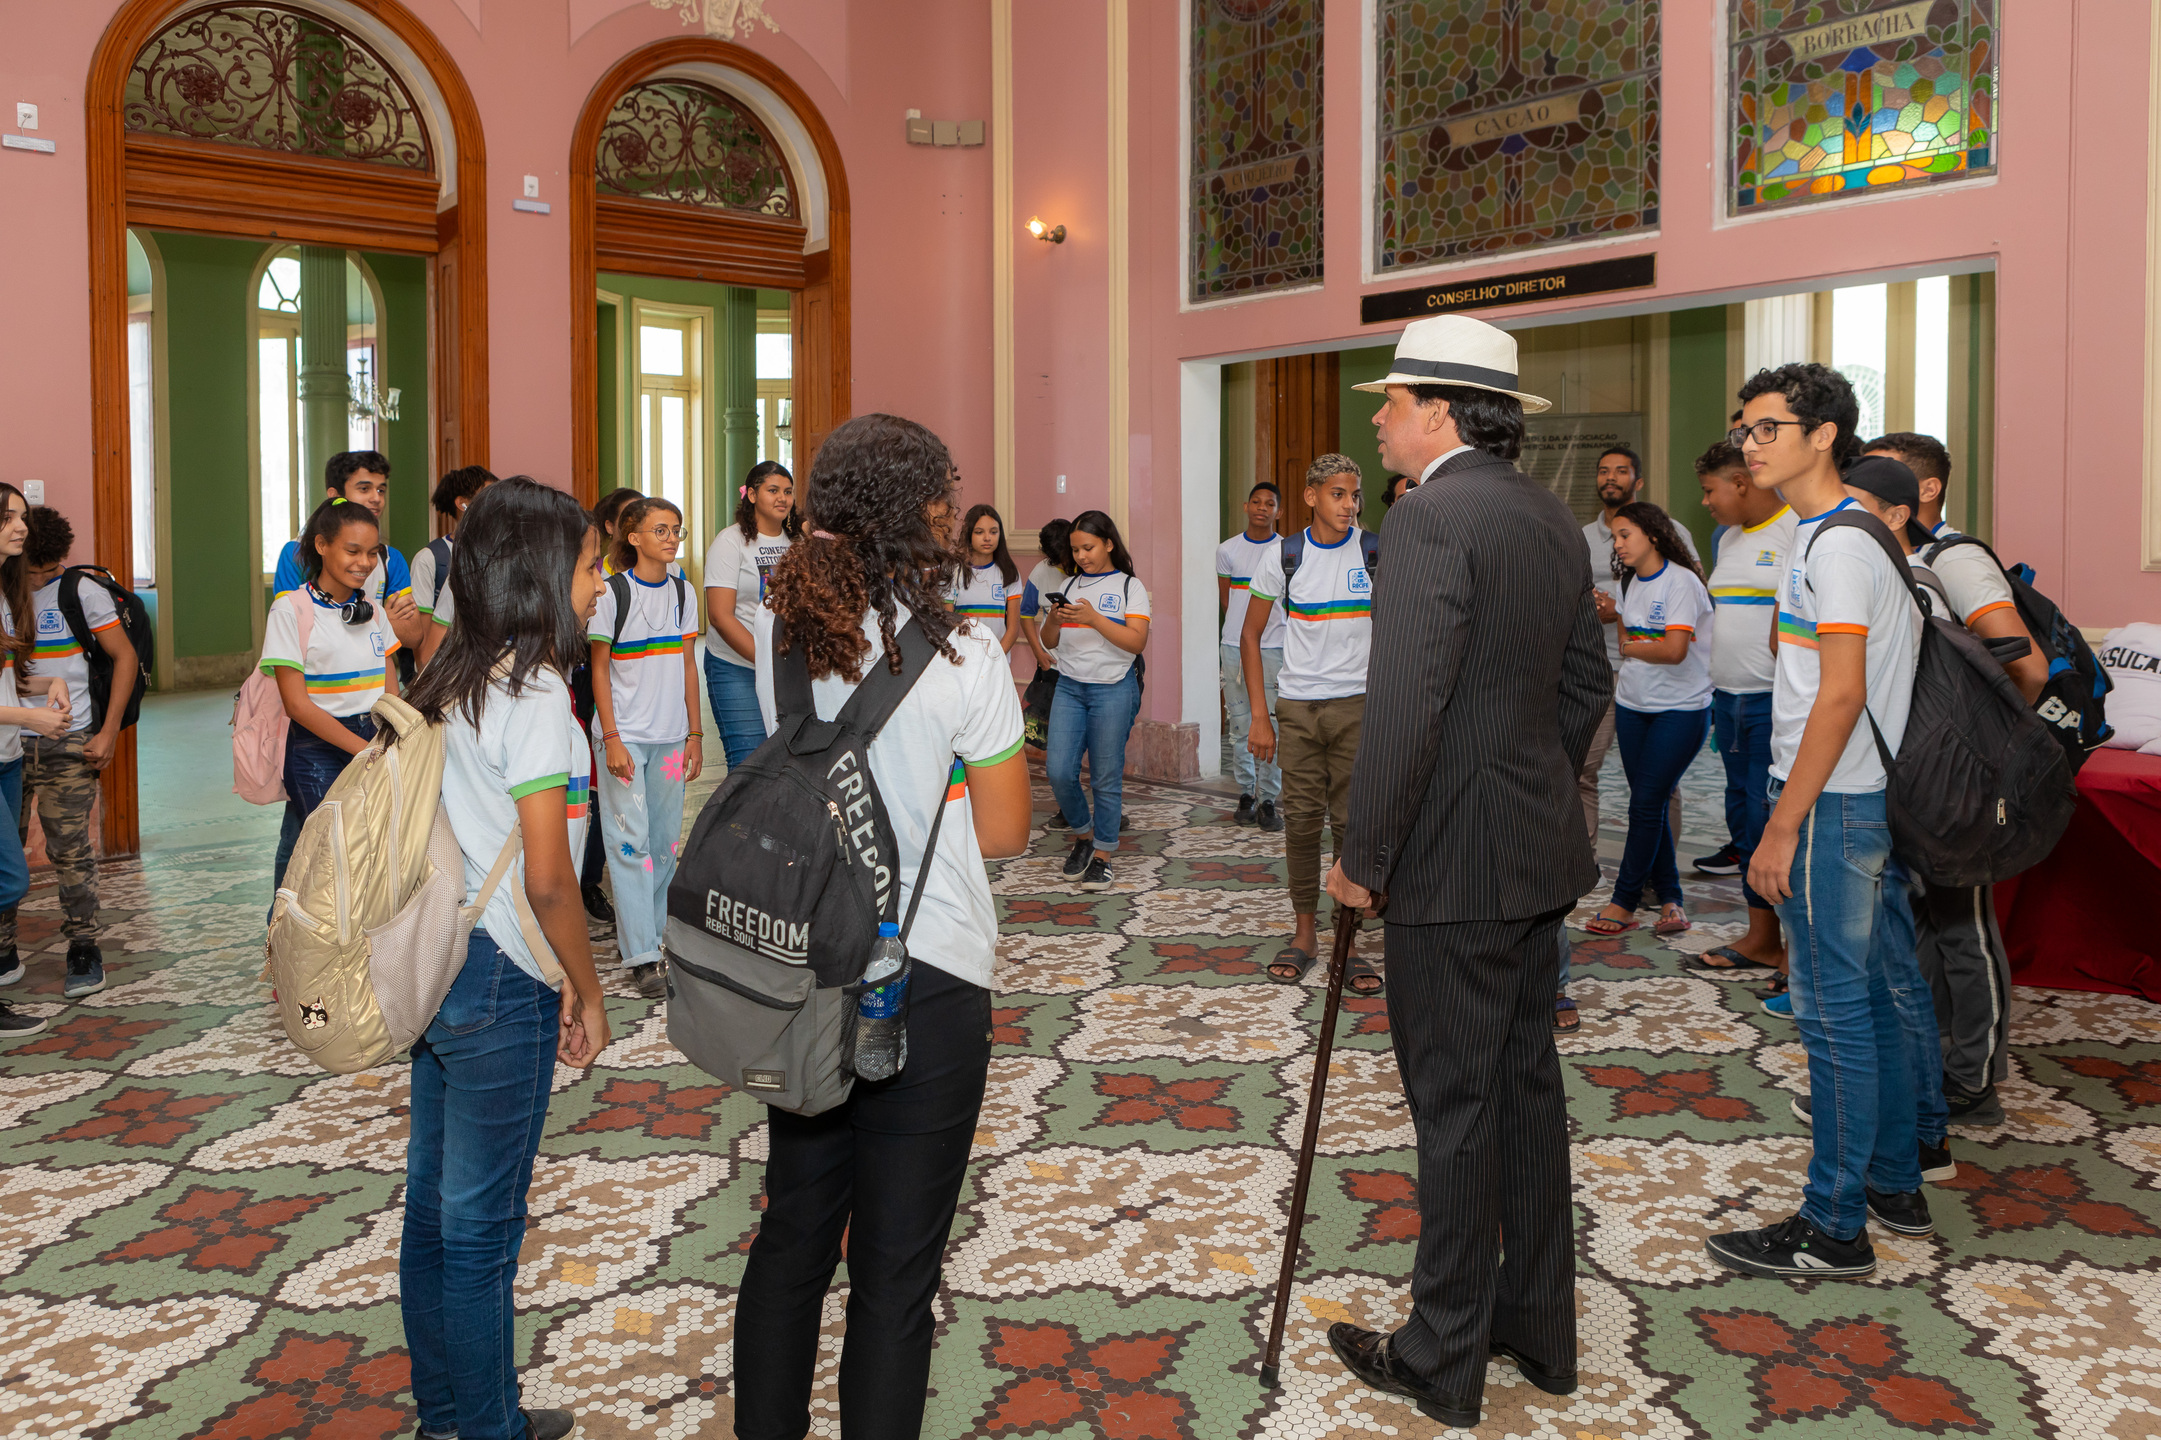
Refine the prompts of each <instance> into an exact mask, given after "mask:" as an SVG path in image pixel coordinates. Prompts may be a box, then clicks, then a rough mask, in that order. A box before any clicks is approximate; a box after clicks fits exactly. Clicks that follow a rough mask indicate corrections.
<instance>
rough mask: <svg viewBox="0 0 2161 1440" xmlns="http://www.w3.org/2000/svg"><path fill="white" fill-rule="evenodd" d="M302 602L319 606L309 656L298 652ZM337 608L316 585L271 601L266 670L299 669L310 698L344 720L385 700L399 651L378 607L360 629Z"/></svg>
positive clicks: (265, 638) (266, 626) (266, 630)
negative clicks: (386, 679)
mask: <svg viewBox="0 0 2161 1440" xmlns="http://www.w3.org/2000/svg"><path fill="white" fill-rule="evenodd" d="M304 604H311V605H313V606H314V607H315V618H314V619H313V620H311V621H310V622H309V625H308V653H307V654H306V655H302V654H301V653H300V610H299V607H300V606H301V605H304ZM338 610H339V607H338V606H336V605H333V604H332V603H331V602H330V601H329V600H328V599H327V598H325V597H324V595H323V593H322V592H321V591H320V590H317V589H316V588H315V587H314V586H313V585H302V586H301V587H300V588H299V589H298V590H289V591H287V592H286V593H285V594H283V595H280V596H279V597H278V598H277V599H276V600H273V601H272V602H271V603H270V613H269V614H268V615H266V616H265V617H264V618H263V661H262V669H263V673H264V674H265V675H268V674H270V672H271V671H273V670H275V669H277V668H278V667H280V666H284V667H286V668H288V669H292V670H298V671H299V672H300V673H301V675H302V676H303V677H304V678H305V679H306V681H307V685H308V698H309V699H310V700H313V701H314V702H315V703H316V704H317V705H319V706H321V707H322V709H323V711H324V712H325V713H326V714H330V715H335V716H337V717H339V718H340V719H343V718H345V717H347V716H352V715H365V714H367V713H368V712H369V711H370V710H372V709H374V708H375V702H376V701H378V700H380V699H382V698H383V676H384V675H385V674H386V673H388V671H389V668H390V657H391V656H393V655H395V654H396V653H397V651H398V637H397V635H396V634H395V633H394V632H392V630H391V628H390V617H389V616H387V615H385V614H384V613H383V612H382V609H381V607H380V606H378V607H377V608H376V610H375V613H374V614H373V615H371V616H369V617H368V620H367V623H365V624H362V625H348V624H346V623H345V619H344V617H343V616H342V615H340V614H339V613H338Z"/></svg>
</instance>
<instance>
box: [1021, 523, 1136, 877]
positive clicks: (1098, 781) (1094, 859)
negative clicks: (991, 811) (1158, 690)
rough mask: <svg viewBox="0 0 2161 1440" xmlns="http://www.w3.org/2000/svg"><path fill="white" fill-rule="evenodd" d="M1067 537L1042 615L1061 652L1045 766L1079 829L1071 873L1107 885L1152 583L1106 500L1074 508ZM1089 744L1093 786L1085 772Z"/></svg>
mask: <svg viewBox="0 0 2161 1440" xmlns="http://www.w3.org/2000/svg"><path fill="white" fill-rule="evenodd" d="M1066 543H1067V544H1068V545H1069V546H1070V547H1071V549H1072V554H1073V576H1072V578H1071V579H1070V580H1068V581H1067V582H1066V585H1065V589H1064V591H1063V592H1062V598H1063V603H1058V599H1057V598H1053V600H1052V604H1051V606H1050V608H1049V610H1048V611H1047V612H1046V614H1045V617H1044V623H1043V643H1044V644H1045V645H1047V646H1049V647H1050V648H1051V649H1053V650H1055V651H1057V652H1058V694H1057V697H1056V698H1055V699H1053V700H1052V701H1051V711H1050V744H1049V746H1048V747H1047V751H1046V756H1045V759H1044V768H1045V769H1046V770H1047V771H1048V772H1049V773H1050V783H1051V790H1052V792H1053V793H1054V794H1056V795H1057V797H1058V808H1059V810H1060V811H1061V812H1062V813H1063V815H1064V817H1065V822H1066V825H1067V826H1068V827H1069V828H1070V829H1072V830H1073V832H1074V833H1075V834H1077V835H1078V836H1079V837H1080V838H1079V839H1077V840H1075V841H1074V842H1073V852H1072V854H1070V855H1068V856H1067V857H1066V862H1065V876H1066V878H1067V879H1068V880H1077V881H1079V882H1080V888H1081V889H1083V890H1108V889H1109V888H1110V887H1111V879H1112V876H1111V865H1110V860H1111V856H1112V854H1113V853H1114V852H1116V850H1117V849H1118V822H1119V819H1120V818H1121V815H1122V813H1123V810H1124V806H1125V768H1126V740H1127V737H1129V736H1130V735H1131V734H1132V733H1133V721H1134V717H1136V716H1137V715H1139V714H1140V708H1141V677H1140V674H1139V670H1138V662H1139V660H1140V655H1141V651H1142V650H1144V649H1146V648H1147V645H1148V587H1147V586H1145V585H1143V584H1141V582H1140V580H1139V578H1138V577H1136V576H1135V575H1134V573H1133V557H1132V556H1131V555H1129V554H1127V553H1126V543H1125V540H1124V539H1123V538H1122V537H1121V536H1120V535H1119V533H1118V526H1117V525H1116V524H1115V523H1114V522H1113V521H1112V520H1111V517H1110V516H1108V515H1106V514H1104V513H1103V512H1102V511H1101V510H1089V511H1086V512H1084V513H1083V514H1081V515H1079V516H1078V517H1076V518H1075V519H1074V521H1073V532H1072V534H1071V535H1070V536H1068V537H1067V542H1066ZM1083 754H1085V755H1086V756H1087V757H1088V779H1089V785H1088V789H1083V788H1082V787H1081V781H1080V767H1081V756H1082V755H1083ZM1090 791H1093V792H1094V793H1093V797H1092V798H1093V804H1091V803H1090V800H1091V795H1090ZM1091 832H1092V833H1091Z"/></svg>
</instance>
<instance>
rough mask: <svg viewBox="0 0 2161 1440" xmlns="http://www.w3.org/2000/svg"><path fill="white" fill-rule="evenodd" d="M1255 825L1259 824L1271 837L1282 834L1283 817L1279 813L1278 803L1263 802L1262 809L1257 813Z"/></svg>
mask: <svg viewBox="0 0 2161 1440" xmlns="http://www.w3.org/2000/svg"><path fill="white" fill-rule="evenodd" d="M1254 823H1256V824H1258V825H1259V826H1260V827H1261V828H1262V829H1263V830H1266V831H1267V832H1268V833H1269V834H1271V835H1275V834H1278V833H1280V832H1281V831H1282V829H1283V816H1282V815H1281V814H1279V813H1278V812H1277V810H1276V802H1275V801H1273V800H1263V801H1262V802H1261V808H1260V809H1259V810H1258V811H1256V812H1255V822H1254Z"/></svg>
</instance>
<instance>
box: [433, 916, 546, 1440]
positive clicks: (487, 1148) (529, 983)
mask: <svg viewBox="0 0 2161 1440" xmlns="http://www.w3.org/2000/svg"><path fill="white" fill-rule="evenodd" d="M559 1014H560V1004H559V1001H558V997H557V995H556V992H555V991H554V990H552V989H550V988H549V987H548V986H546V985H543V984H541V983H540V982H539V981H538V980H535V979H534V978H533V977H532V976H530V975H528V974H526V973H525V972H524V971H523V970H520V969H519V968H518V967H517V964H516V962H514V961H513V960H511V958H510V957H509V956H507V955H505V954H504V953H503V952H502V950H501V949H500V948H498V947H497V945H496V944H495V942H494V941H493V940H492V939H490V938H489V937H488V932H487V931H485V930H475V931H474V932H473V936H472V942H471V944H470V945H468V946H467V948H466V952H465V968H464V969H463V970H461V971H459V972H458V978H457V981H456V983H454V984H453V985H452V986H451V987H450V994H449V995H448V996H447V997H445V999H444V1000H443V1008H442V1009H441V1010H439V1011H437V1012H436V1016H435V1019H434V1021H433V1022H432V1023H431V1024H430V1025H429V1026H428V1030H427V1033H426V1034H425V1035H423V1036H421V1038H420V1040H419V1042H418V1043H417V1044H415V1045H414V1046H413V1099H412V1138H411V1139H410V1140H409V1141H408V1142H407V1145H406V1151H405V1232H404V1237H403V1239H402V1240H401V1241H400V1242H399V1248H398V1305H399V1308H400V1310H402V1311H403V1313H404V1316H405V1346H406V1349H407V1350H409V1351H411V1352H412V1357H413V1398H414V1400H416V1401H417V1402H418V1403H419V1407H420V1423H421V1425H422V1426H423V1427H424V1428H426V1429H429V1430H435V1431H446V1430H456V1431H457V1432H458V1434H459V1436H460V1437H461V1440H515V1437H519V1436H522V1435H524V1434H525V1421H524V1419H523V1418H521V1417H520V1415H519V1413H518V1353H519V1352H518V1348H517V1345H516V1341H515V1333H514V1332H515V1329H516V1315H515V1311H514V1309H513V1305H512V1296H511V1282H512V1281H513V1280H515V1279H516V1278H517V1273H518V1247H519V1246H520V1245H521V1244H523V1243H524V1241H525V1194H526V1191H527V1190H529V1189H530V1188H531V1187H532V1183H533V1157H534V1156H535V1155H536V1154H538V1153H539V1151H540V1134H541V1131H542V1129H543V1128H544V1127H545V1126H546V1124H547V1119H548V1084H549V1082H550V1081H551V1080H552V1079H553V1078H554V1076H555V1041H556V1019H557V1016H558V1015H559Z"/></svg>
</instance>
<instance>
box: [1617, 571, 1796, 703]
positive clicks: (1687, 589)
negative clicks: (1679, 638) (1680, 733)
mask: <svg viewBox="0 0 2161 1440" xmlns="http://www.w3.org/2000/svg"><path fill="white" fill-rule="evenodd" d="M1710 618H1711V592H1710V591H1708V590H1706V589H1704V588H1703V582H1702V581H1701V580H1698V579H1697V578H1696V576H1695V573H1694V572H1693V571H1691V570H1689V569H1688V568H1687V567H1685V566H1681V565H1676V564H1674V563H1673V562H1672V561H1670V560H1669V561H1667V562H1666V563H1665V564H1664V565H1661V566H1660V567H1659V569H1658V573H1657V574H1655V575H1651V576H1648V577H1646V576H1642V575H1639V576H1637V577H1636V578H1635V579H1633V580H1631V581H1629V582H1628V588H1627V589H1626V590H1624V591H1622V592H1621V625H1622V628H1624V629H1625V630H1626V631H1627V632H1628V638H1629V639H1631V640H1662V639H1664V638H1665V637H1666V635H1667V634H1668V633H1670V632H1672V631H1675V630H1686V631H1687V632H1688V633H1689V634H1690V635H1691V636H1692V637H1694V638H1692V639H1691V640H1690V641H1689V644H1688V651H1687V653H1686V654H1684V655H1683V656H1682V657H1681V662H1680V663H1679V664H1678V665H1655V664H1653V663H1652V662H1650V661H1649V660H1641V659H1638V658H1637V657H1636V656H1633V655H1628V654H1623V655H1622V656H1621V678H1620V680H1619V681H1618V682H1617V683H1616V685H1615V687H1614V693H1613V698H1614V701H1615V703H1616V704H1619V705H1623V706H1626V707H1627V708H1628V709H1630V710H1641V711H1646V712H1651V713H1656V712H1659V711H1664V710H1702V709H1704V708H1706V707H1707V706H1709V705H1710V703H1711V666H1712V664H1713V663H1714V661H1713V658H1712V655H1711V653H1710V650H1711V646H1712V643H1713V642H1712V640H1711V637H1710V636H1709V635H1707V634H1706V633H1704V632H1705V631H1706V630H1707V629H1709V627H1708V626H1707V625H1705V623H1704V622H1705V621H1706V620H1708V619H1710ZM1758 638H1759V639H1760V638H1761V637H1758Z"/></svg>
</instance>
